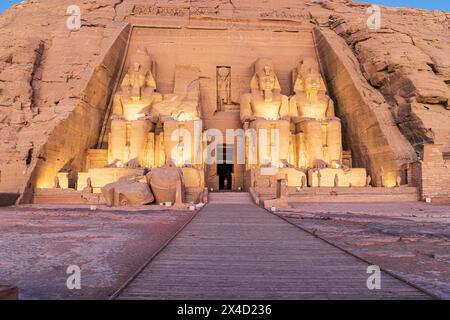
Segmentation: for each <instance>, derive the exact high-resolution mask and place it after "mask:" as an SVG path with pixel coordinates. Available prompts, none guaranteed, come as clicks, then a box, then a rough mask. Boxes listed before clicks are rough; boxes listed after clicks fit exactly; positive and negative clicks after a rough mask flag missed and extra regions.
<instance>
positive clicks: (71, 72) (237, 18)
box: [0, 0, 450, 202]
mask: <svg viewBox="0 0 450 320" xmlns="http://www.w3.org/2000/svg"><path fill="white" fill-rule="evenodd" d="M70 5H73V1H69V0H60V1H57V3H55V1H51V0H41V1H35V0H29V1H24V2H21V3H19V4H16V5H15V6H13V7H12V8H11V9H9V10H7V11H6V12H5V13H4V14H2V15H1V16H0V145H1V148H0V193H19V194H20V195H21V196H20V198H19V200H18V201H19V202H28V201H30V199H31V196H32V194H33V190H34V188H36V187H51V182H52V181H53V177H54V176H55V175H56V173H58V171H60V170H61V169H62V168H63V169H64V171H66V172H71V171H73V172H77V171H80V170H82V168H83V166H84V165H85V164H84V161H85V159H86V152H87V150H88V149H89V148H92V147H94V146H95V145H96V143H97V142H98V140H99V137H100V136H101V134H102V132H101V130H102V127H103V123H104V121H105V119H106V118H107V117H108V115H106V114H105V113H106V110H107V106H108V105H109V103H110V100H111V97H112V93H113V91H114V88H115V87H116V85H117V83H116V82H117V78H118V74H119V72H120V71H121V67H122V63H123V57H124V56H125V55H126V52H127V40H128V37H129V34H130V30H131V27H130V25H131V24H140V25H149V26H166V27H167V26H180V27H183V28H186V30H194V31H195V32H196V33H199V32H200V31H198V30H202V28H203V29H204V28H216V29H217V28H222V29H223V30H232V29H235V28H243V30H252V32H256V31H258V30H265V31H264V32H263V31H261V32H262V33H261V34H262V35H263V37H264V39H265V41H266V42H268V43H270V37H275V35H274V34H281V35H282V34H284V33H286V34H287V33H289V34H291V33H292V32H300V31H301V32H304V31H305V30H306V31H307V32H311V34H313V35H314V39H315V43H316V46H317V48H316V49H317V55H318V57H319V59H320V62H321V67H322V69H323V70H322V71H323V73H324V76H325V78H326V81H327V84H328V87H329V88H330V91H331V92H330V95H331V97H332V98H333V99H335V100H336V101H335V102H336V109H337V114H338V115H339V116H340V118H341V119H342V120H343V121H342V122H343V131H344V139H345V142H344V146H345V147H346V148H348V149H351V150H352V152H353V159H354V162H355V166H363V165H364V166H366V167H367V168H368V171H369V173H371V174H372V176H373V177H374V184H379V183H380V182H379V181H378V180H379V179H378V178H377V177H378V176H379V174H378V173H379V171H380V170H381V168H383V170H384V171H385V172H386V174H387V175H388V176H389V175H391V178H396V177H397V172H398V171H399V170H403V169H404V167H405V166H406V165H407V164H408V163H410V162H414V161H416V160H418V159H422V157H423V149H424V147H423V146H424V145H425V144H429V143H435V144H439V145H440V146H441V149H442V152H444V153H448V152H450V139H448V137H449V136H450V125H449V124H450V111H449V110H447V109H446V108H448V107H449V98H450V89H449V85H450V59H448V57H449V55H450V42H449V38H450V32H449V27H450V13H445V12H441V11H433V12H429V11H424V10H415V9H395V8H383V7H382V8H381V29H379V30H369V29H368V27H367V19H368V17H369V15H368V14H367V13H366V10H367V8H368V6H369V5H368V4H362V3H354V2H352V1H347V0H329V1H323V2H320V1H306V0H304V1H299V0H280V1H266V2H257V1H254V0H240V1H235V0H231V1H229V0H226V1H223V0H214V1H206V0H197V1H187V0H162V1H158V2H157V3H156V4H149V2H148V1H145V0H96V1H89V2H87V1H85V2H82V3H79V4H78V5H79V6H80V9H81V29H80V30H78V31H70V30H69V29H68V28H67V24H66V22H67V19H68V18H69V16H68V14H67V8H68V7H69V6H70ZM197 29H198V30H197ZM255 30H256V31H255ZM268 30H269V31H276V33H275V32H269V31H268ZM301 54H302V53H301V52H299V57H300V56H301ZM296 59H297V58H296ZM275 63H277V61H275ZM280 81H282V82H283V83H288V82H289V79H280ZM160 85H161V86H162V87H167V86H168V84H167V83H166V82H164V83H162V84H160ZM449 191H450V190H449Z"/></svg>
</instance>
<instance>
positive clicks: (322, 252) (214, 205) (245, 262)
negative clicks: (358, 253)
mask: <svg viewBox="0 0 450 320" xmlns="http://www.w3.org/2000/svg"><path fill="white" fill-rule="evenodd" d="M211 200H212V201H211V203H210V204H209V205H207V206H206V208H205V209H203V210H202V211H201V212H200V213H199V215H198V216H197V217H196V218H195V219H194V220H193V221H192V222H191V223H190V224H189V225H188V226H187V227H186V228H185V229H184V230H183V231H182V232H181V233H180V234H179V235H178V236H177V237H176V238H175V239H174V240H173V241H172V242H171V243H170V244H169V245H168V246H167V247H166V248H165V249H164V250H163V251H162V252H161V253H160V254H159V255H158V256H157V257H156V258H155V259H154V260H153V261H152V262H151V263H150V264H149V265H148V266H147V267H146V268H145V269H144V270H143V271H142V272H141V273H140V274H139V275H138V276H137V277H136V278H135V279H134V280H133V281H132V282H131V283H130V284H128V286H127V287H125V289H124V290H123V291H122V292H121V294H120V295H119V296H118V299H394V298H401V299H428V298H430V297H428V296H427V295H425V294H424V293H422V292H420V291H418V290H417V289H415V288H413V287H411V286H409V285H407V284H406V283H404V282H402V281H400V280H397V279H395V278H393V277H391V276H389V275H388V274H385V273H382V275H381V287H382V288H381V290H373V291H371V290H368V289H367V286H366V281H367V278H368V276H369V274H367V273H366V270H367V266H368V265H367V264H366V263H364V262H363V261H361V260H359V259H357V258H355V257H353V256H351V255H349V254H346V253H345V252H343V251H341V250H339V249H337V248H335V247H333V246H331V245H329V244H327V243H326V242H324V241H322V240H320V239H318V238H316V237H314V236H312V235H310V234H309V233H307V232H304V231H302V230H301V229H299V228H297V227H295V226H293V225H291V224H289V223H288V222H286V221H284V220H282V219H281V218H279V217H277V216H275V215H272V214H270V213H268V212H267V211H265V210H264V209H261V208H259V207H257V206H255V205H254V204H252V203H251V201H250V197H249V196H248V194H246V193H241V194H232V193H230V194H213V195H212V199H211Z"/></svg>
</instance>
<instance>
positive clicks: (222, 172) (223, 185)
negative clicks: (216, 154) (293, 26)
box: [217, 164, 233, 191]
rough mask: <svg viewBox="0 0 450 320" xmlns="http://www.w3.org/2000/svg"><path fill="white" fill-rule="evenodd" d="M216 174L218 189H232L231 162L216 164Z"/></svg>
mask: <svg viewBox="0 0 450 320" xmlns="http://www.w3.org/2000/svg"><path fill="white" fill-rule="evenodd" d="M217 175H218V176H219V190H220V191H229V190H233V165H232V164H218V165H217Z"/></svg>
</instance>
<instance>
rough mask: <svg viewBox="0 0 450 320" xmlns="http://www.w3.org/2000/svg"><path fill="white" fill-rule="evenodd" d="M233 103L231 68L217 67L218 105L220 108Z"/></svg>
mask: <svg viewBox="0 0 450 320" xmlns="http://www.w3.org/2000/svg"><path fill="white" fill-rule="evenodd" d="M230 103H231V67H222V66H220V67H217V104H218V107H219V108H222V106H224V105H227V104H230Z"/></svg>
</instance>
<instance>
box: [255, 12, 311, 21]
mask: <svg viewBox="0 0 450 320" xmlns="http://www.w3.org/2000/svg"><path fill="white" fill-rule="evenodd" d="M259 16H260V17H261V18H265V19H289V20H303V19H305V18H306V17H307V16H306V15H305V14H303V13H298V12H292V11H291V10H270V11H264V12H261V13H260V14H259Z"/></svg>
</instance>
